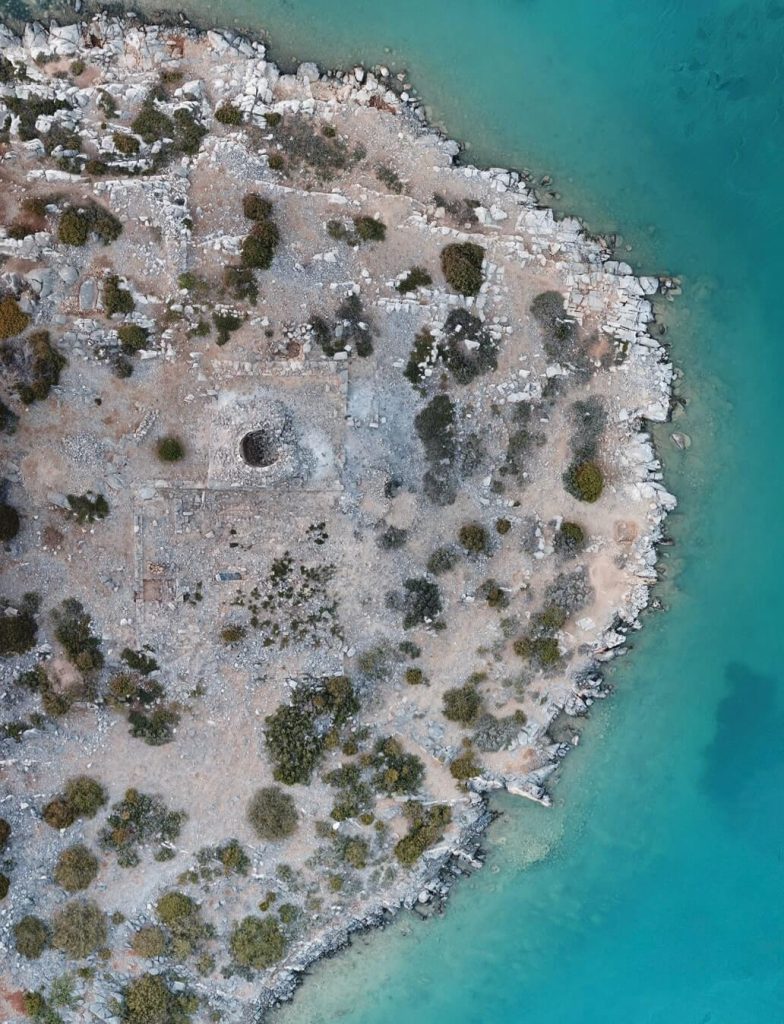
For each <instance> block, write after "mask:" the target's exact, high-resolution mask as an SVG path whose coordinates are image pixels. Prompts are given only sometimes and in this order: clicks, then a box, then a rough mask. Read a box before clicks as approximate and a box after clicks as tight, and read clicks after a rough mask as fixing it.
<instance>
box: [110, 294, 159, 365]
mask: <svg viewBox="0 0 784 1024" xmlns="http://www.w3.org/2000/svg"><path fill="white" fill-rule="evenodd" d="M126 294H127V293H126ZM104 296H105V293H104ZM104 301H105V298H104ZM117 337H118V338H119V339H120V345H121V346H122V350H123V352H124V353H125V354H126V355H134V354H135V353H136V352H139V351H140V350H141V349H143V348H144V347H145V346H146V344H147V341H148V339H149V337H150V332H149V331H148V330H147V328H146V327H140V326H139V325H138V324H123V325H122V326H121V327H118V328H117Z"/></svg>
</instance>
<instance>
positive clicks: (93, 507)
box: [66, 491, 109, 523]
mask: <svg viewBox="0 0 784 1024" xmlns="http://www.w3.org/2000/svg"><path fill="white" fill-rule="evenodd" d="M66 498H67V500H68V505H69V507H70V509H71V512H72V513H73V515H74V517H75V518H76V519H77V521H78V522H80V523H94V522H95V520H96V519H105V518H106V517H107V516H108V515H109V502H108V501H107V500H106V498H104V496H103V495H102V494H93V493H92V492H91V491H88V492H87V494H68V495H66Z"/></svg>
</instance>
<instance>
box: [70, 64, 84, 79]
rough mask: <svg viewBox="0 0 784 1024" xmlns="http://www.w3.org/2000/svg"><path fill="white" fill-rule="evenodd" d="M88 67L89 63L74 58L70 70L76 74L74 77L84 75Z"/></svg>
mask: <svg viewBox="0 0 784 1024" xmlns="http://www.w3.org/2000/svg"><path fill="white" fill-rule="evenodd" d="M86 67H87V65H86V64H85V62H84V61H83V60H72V61H71V66H70V68H69V69H68V70H69V71H70V72H71V74H72V75H73V76H74V78H78V77H79V75H83V74H84V71H85V68H86Z"/></svg>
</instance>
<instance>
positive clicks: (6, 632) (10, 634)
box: [0, 602, 38, 658]
mask: <svg viewBox="0 0 784 1024" xmlns="http://www.w3.org/2000/svg"><path fill="white" fill-rule="evenodd" d="M6 606H7V602H6V603H3V602H0V657H3V658H7V657H9V656H10V655H12V654H24V652H25V651H29V650H30V648H31V647H33V646H34V644H35V640H36V637H37V635H38V623H37V622H36V621H35V615H34V614H33V611H32V610H31V609H29V608H26V607H24V606H21V607H18V608H17V613H16V615H6V614H5V608H6Z"/></svg>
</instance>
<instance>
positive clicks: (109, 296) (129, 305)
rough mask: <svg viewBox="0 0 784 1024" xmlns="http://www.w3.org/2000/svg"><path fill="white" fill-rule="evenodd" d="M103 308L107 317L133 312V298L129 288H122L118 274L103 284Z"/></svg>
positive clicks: (108, 278) (111, 276)
mask: <svg viewBox="0 0 784 1024" xmlns="http://www.w3.org/2000/svg"><path fill="white" fill-rule="evenodd" d="M103 308H104V310H105V312H106V315H107V316H114V314H115V313H131V312H133V308H134V301H133V296H132V295H131V293H130V292H129V291H128V289H127V288H123V287H121V285H120V279H119V277H118V276H117V275H116V274H111V275H110V276H109V277H107V278H106V280H105V281H104V283H103Z"/></svg>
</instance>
